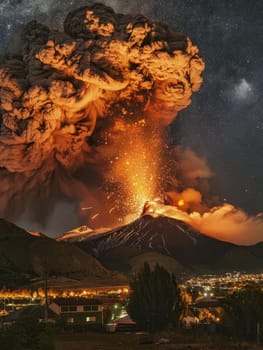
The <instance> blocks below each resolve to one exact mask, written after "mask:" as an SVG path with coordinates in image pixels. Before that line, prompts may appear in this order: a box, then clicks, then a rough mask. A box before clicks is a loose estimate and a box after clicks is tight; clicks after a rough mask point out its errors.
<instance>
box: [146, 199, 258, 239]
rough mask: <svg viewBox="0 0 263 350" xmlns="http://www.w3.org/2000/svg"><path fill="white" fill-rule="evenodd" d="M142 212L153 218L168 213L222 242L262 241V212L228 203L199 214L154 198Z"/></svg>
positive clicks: (188, 203)
mask: <svg viewBox="0 0 263 350" xmlns="http://www.w3.org/2000/svg"><path fill="white" fill-rule="evenodd" d="M192 194H193V193H192ZM195 195H197V193H196V194H195ZM196 199H197V196H196ZM185 204H186V206H187V205H191V201H190V202H187V200H186V202H185ZM144 214H149V215H152V216H153V217H158V216H167V217H170V218H173V219H176V220H180V221H183V222H186V223H187V224H189V225H191V226H192V227H193V228H195V229H196V230H197V231H199V232H202V233H204V234H206V235H208V236H211V237H214V238H217V239H220V240H222V241H227V242H232V243H235V244H239V245H251V244H255V243H258V242H263V220H262V214H259V215H257V216H249V215H247V214H246V213H245V212H244V211H243V210H242V209H238V208H235V207H234V206H233V205H231V204H229V203H225V204H224V205H222V206H218V207H213V208H211V209H209V210H207V211H206V212H204V213H200V212H197V211H191V212H187V211H186V207H185V206H182V208H181V207H180V205H178V203H176V205H175V204H174V203H171V205H164V204H162V203H158V202H155V201H153V202H147V204H146V205H145V208H144Z"/></svg>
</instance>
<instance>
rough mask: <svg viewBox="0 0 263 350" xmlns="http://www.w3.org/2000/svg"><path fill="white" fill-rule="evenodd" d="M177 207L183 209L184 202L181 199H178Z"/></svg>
mask: <svg viewBox="0 0 263 350" xmlns="http://www.w3.org/2000/svg"><path fill="white" fill-rule="evenodd" d="M177 205H178V207H183V206H184V205H185V202H184V200H183V199H179V201H178V202H177Z"/></svg>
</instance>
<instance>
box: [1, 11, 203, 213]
mask: <svg viewBox="0 0 263 350" xmlns="http://www.w3.org/2000/svg"><path fill="white" fill-rule="evenodd" d="M203 69H204V62H203V61H202V59H201V58H200V57H199V56H198V48H197V47H196V46H193V45H192V43H191V41H190V39H189V38H187V37H186V36H185V35H183V34H181V33H173V32H171V31H170V30H169V28H168V27H167V26H166V25H165V24H162V23H157V22H151V21H149V20H148V19H147V18H145V17H144V16H135V17H133V16H129V15H122V14H116V13H115V12H114V11H113V10H112V9H111V8H109V7H106V6H104V5H101V4H96V5H93V6H87V7H83V8H80V9H76V10H75V11H73V12H71V13H69V14H68V16H67V18H66V19H65V22H64V32H59V31H56V30H52V29H50V28H48V27H46V26H44V25H42V24H40V23H37V22H35V21H33V22H30V23H28V24H27V25H26V26H25V28H24V31H23V34H22V37H21V44H20V47H19V49H18V50H17V54H16V55H13V56H12V57H9V58H7V59H6V61H5V62H4V64H2V66H1V67H0V89H1V90H0V128H1V129H0V197H1V199H0V216H6V215H9V214H10V212H11V209H12V212H14V213H15V212H17V213H21V212H22V211H23V209H24V201H25V199H27V201H30V200H31V199H34V198H35V197H38V196H40V197H46V198H50V196H51V195H52V196H54V191H55V192H56V193H59V192H61V193H64V194H65V195H66V196H68V197H71V198H72V197H74V196H76V197H79V198H80V197H81V195H80V194H76V190H75V187H74V183H75V182H76V183H78V184H80V183H81V184H82V185H83V188H88V187H89V182H90V179H89V176H87V177H86V178H85V180H83V179H82V180H80V179H77V178H76V172H77V171H78V170H79V169H84V168H85V167H87V166H89V165H90V164H93V166H94V164H95V165H96V164H99V163H101V162H103V159H105V158H109V157H110V156H111V154H112V153H113V152H115V150H116V147H117V143H118V139H119V135H120V134H123V135H125V134H126V133H129V127H130V126H131V125H134V124H136V125H137V124H138V123H140V121H142V120H143V123H144V124H145V125H147V124H151V125H152V124H154V125H156V126H158V127H160V126H165V125H167V124H169V123H170V122H171V121H172V119H173V118H174V117H175V116H176V114H177V112H178V111H180V110H181V109H183V108H186V107H187V106H188V105H189V104H190V102H191V100H190V98H191V95H192V92H193V91H197V90H198V89H199V87H200V85H201V83H202V78H201V73H202V71H203ZM100 169H101V168H100V167H99V166H98V167H97V171H98V173H99V172H100ZM68 184H70V185H68ZM72 184H73V185H72ZM85 195H87V191H86V192H85Z"/></svg>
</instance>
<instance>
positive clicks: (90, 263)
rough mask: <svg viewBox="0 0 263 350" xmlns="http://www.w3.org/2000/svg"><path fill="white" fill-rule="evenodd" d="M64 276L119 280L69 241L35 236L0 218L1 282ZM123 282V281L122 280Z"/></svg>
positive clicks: (15, 283) (93, 279)
mask: <svg viewBox="0 0 263 350" xmlns="http://www.w3.org/2000/svg"><path fill="white" fill-rule="evenodd" d="M46 273H47V274H48V276H49V277H52V276H53V277H62V276H63V277H67V278H73V279H78V280H80V279H82V280H87V281H90V282H92V283H95V284H96V283H98V284H99V283H100V282H103V281H106V280H109V281H111V280H112V279H114V278H116V280H118V279H120V280H122V279H121V276H118V275H115V276H114V275H113V274H112V272H109V271H108V270H107V269H106V268H104V267H103V266H102V265H101V264H100V263H99V262H98V261H97V260H96V259H95V258H94V257H92V256H90V255H88V254H86V253H85V252H84V251H83V250H81V249H79V248H78V247H75V246H73V245H71V244H68V243H64V242H56V241H55V240H53V239H51V238H48V237H45V236H34V235H31V234H30V233H28V232H27V231H25V230H23V229H21V228H19V227H17V226H16V225H14V224H12V223H9V222H7V221H6V220H4V219H0V281H1V285H7V286H12V285H17V284H18V285H19V284H24V283H28V282H29V281H30V280H32V279H33V278H36V277H43V276H44V275H45V274H46ZM121 283H123V280H122V281H121Z"/></svg>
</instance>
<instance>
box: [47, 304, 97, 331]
mask: <svg viewBox="0 0 263 350" xmlns="http://www.w3.org/2000/svg"><path fill="white" fill-rule="evenodd" d="M49 308H50V309H51V310H52V311H53V312H54V313H55V314H56V315H58V316H59V317H60V318H61V319H62V320H64V321H65V322H66V323H67V324H69V325H72V326H75V325H76V326H78V325H101V326H102V325H103V305H102V303H101V302H100V301H99V300H97V299H87V298H56V299H53V300H52V302H51V303H50V304H49Z"/></svg>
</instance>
